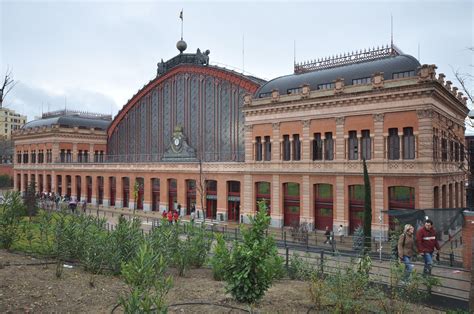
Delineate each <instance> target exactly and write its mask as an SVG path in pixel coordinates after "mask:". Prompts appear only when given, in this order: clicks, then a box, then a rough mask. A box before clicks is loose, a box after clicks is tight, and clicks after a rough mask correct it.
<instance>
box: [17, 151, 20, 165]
mask: <svg viewBox="0 0 474 314" xmlns="http://www.w3.org/2000/svg"><path fill="white" fill-rule="evenodd" d="M16 162H17V163H19V164H21V153H19V154H17V155H16Z"/></svg>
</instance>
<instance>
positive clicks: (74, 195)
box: [45, 175, 77, 200]
mask: <svg viewBox="0 0 474 314" xmlns="http://www.w3.org/2000/svg"><path fill="white" fill-rule="evenodd" d="M45 186H46V185H45ZM71 199H73V200H74V199H77V182H76V176H75V175H71Z"/></svg>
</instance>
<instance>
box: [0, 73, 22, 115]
mask: <svg viewBox="0 0 474 314" xmlns="http://www.w3.org/2000/svg"><path fill="white" fill-rule="evenodd" d="M17 83H18V82H15V80H14V79H13V74H12V69H10V68H7V71H6V72H5V77H4V78H3V82H2V87H1V88H0V108H2V107H3V101H4V100H5V98H6V97H7V95H8V93H9V92H10V91H11V90H12V89H13V87H15V85H16V84H17Z"/></svg>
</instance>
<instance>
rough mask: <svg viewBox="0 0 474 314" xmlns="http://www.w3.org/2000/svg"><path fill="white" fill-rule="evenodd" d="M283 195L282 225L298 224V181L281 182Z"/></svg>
mask: <svg viewBox="0 0 474 314" xmlns="http://www.w3.org/2000/svg"><path fill="white" fill-rule="evenodd" d="M283 195H284V202H283V203H284V225H285V226H298V225H299V224H300V185H299V184H298V183H292V182H289V183H285V184H283Z"/></svg>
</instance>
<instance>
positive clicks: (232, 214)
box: [227, 181, 240, 222]
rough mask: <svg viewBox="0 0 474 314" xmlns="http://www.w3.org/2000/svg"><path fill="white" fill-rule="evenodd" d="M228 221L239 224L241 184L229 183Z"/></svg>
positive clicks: (237, 182)
mask: <svg viewBox="0 0 474 314" xmlns="http://www.w3.org/2000/svg"><path fill="white" fill-rule="evenodd" d="M227 219H228V220H230V221H236V222H239V220H240V182H239V181H228V182H227Z"/></svg>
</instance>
